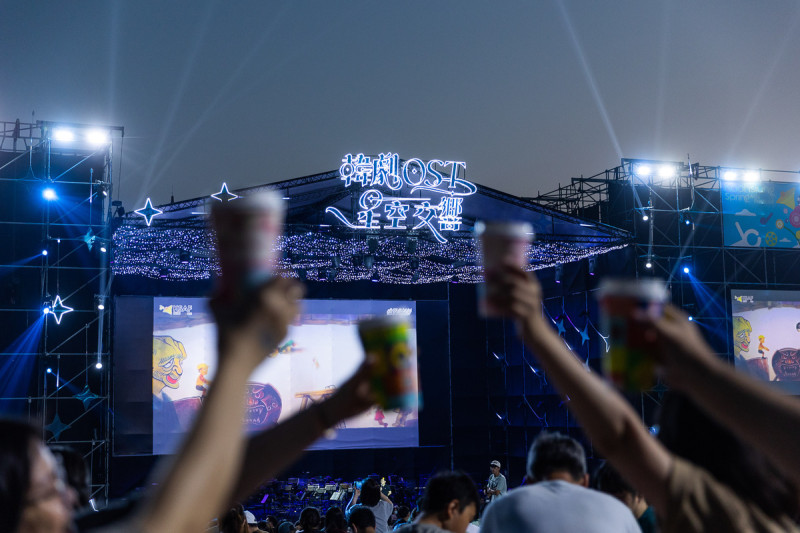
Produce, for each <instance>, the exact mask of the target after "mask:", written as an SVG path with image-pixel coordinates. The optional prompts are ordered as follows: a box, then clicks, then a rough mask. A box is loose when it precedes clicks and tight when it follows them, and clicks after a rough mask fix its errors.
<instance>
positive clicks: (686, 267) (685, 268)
mask: <svg viewBox="0 0 800 533" xmlns="http://www.w3.org/2000/svg"><path fill="white" fill-rule="evenodd" d="M683 273H684V274H688V273H689V267H688V266H685V267H683Z"/></svg>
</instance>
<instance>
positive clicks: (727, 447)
mask: <svg viewBox="0 0 800 533" xmlns="http://www.w3.org/2000/svg"><path fill="white" fill-rule="evenodd" d="M659 422H660V430H659V433H658V438H659V440H661V442H662V443H663V444H664V446H666V447H667V449H669V450H670V451H671V452H672V453H674V454H675V455H678V456H679V457H682V458H684V459H686V460H688V461H690V462H692V463H694V464H696V465H698V466H701V467H703V468H704V469H705V470H707V471H708V472H709V473H711V475H712V476H714V478H716V479H717V481H720V482H721V483H724V484H725V485H727V486H728V487H729V488H730V489H731V490H733V491H734V492H735V493H736V494H737V495H739V496H740V497H741V498H743V499H746V500H749V501H752V502H753V503H755V504H756V505H758V506H759V507H760V508H761V509H762V510H763V511H764V512H765V513H766V514H768V515H769V516H772V517H779V516H785V515H788V516H791V517H796V516H797V515H798V512H799V511H800V507H799V506H800V502H798V498H797V489H796V488H795V486H794V485H793V483H792V482H790V481H789V480H788V479H787V477H786V476H784V475H783V474H782V473H781V472H780V471H778V470H777V469H776V468H775V467H773V466H772V463H770V462H769V461H768V459H767V457H766V456H764V455H763V454H762V453H760V452H759V451H757V450H755V449H754V448H752V447H750V446H748V445H746V444H745V443H743V442H742V441H740V440H739V439H738V438H737V437H736V436H734V435H733V434H732V433H731V432H730V431H728V430H727V429H725V428H724V427H722V426H721V425H720V424H718V423H717V422H716V421H714V420H713V419H712V418H710V417H709V416H708V415H706V414H705V413H704V412H703V411H702V410H701V409H700V408H698V407H697V406H696V405H695V404H694V402H692V401H691V400H690V399H689V398H687V397H686V396H684V395H682V394H678V393H674V392H670V393H667V394H666V395H664V401H663V403H662V405H661V414H660V417H659ZM764 438H769V437H768V436H766V435H765V436H764Z"/></svg>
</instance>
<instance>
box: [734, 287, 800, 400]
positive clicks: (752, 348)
mask: <svg viewBox="0 0 800 533" xmlns="http://www.w3.org/2000/svg"><path fill="white" fill-rule="evenodd" d="M731 311H732V315H733V357H734V363H735V365H736V367H737V369H739V370H742V371H743V372H746V373H748V374H750V375H751V376H753V377H755V378H757V379H760V380H763V381H770V382H778V383H781V384H782V388H784V389H787V390H795V389H797V388H798V386H800V359H799V358H798V350H800V291H766V290H746V289H742V290H738V289H737V290H732V291H731Z"/></svg>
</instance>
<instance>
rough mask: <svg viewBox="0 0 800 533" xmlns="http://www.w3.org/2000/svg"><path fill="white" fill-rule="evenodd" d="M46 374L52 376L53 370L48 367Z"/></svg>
mask: <svg viewBox="0 0 800 533" xmlns="http://www.w3.org/2000/svg"><path fill="white" fill-rule="evenodd" d="M45 372H47V373H48V374H52V373H53V369H52V368H50V367H49V366H48V367H47V370H45Z"/></svg>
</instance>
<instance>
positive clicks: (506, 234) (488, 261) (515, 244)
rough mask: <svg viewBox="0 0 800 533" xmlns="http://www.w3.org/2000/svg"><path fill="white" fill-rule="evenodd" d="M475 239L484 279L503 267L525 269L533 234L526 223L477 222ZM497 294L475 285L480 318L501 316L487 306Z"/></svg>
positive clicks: (485, 285) (483, 286)
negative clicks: (505, 265) (510, 264)
mask: <svg viewBox="0 0 800 533" xmlns="http://www.w3.org/2000/svg"><path fill="white" fill-rule="evenodd" d="M475 235H476V237H477V239H478V242H477V244H478V249H479V251H480V256H481V264H482V265H483V272H484V276H486V274H488V273H490V272H492V271H493V270H496V269H498V268H501V267H502V266H503V264H505V263H512V264H514V265H517V266H519V267H520V268H524V267H526V266H527V265H528V257H527V254H528V248H529V247H530V244H531V242H533V239H534V233H533V227H532V226H531V225H530V224H528V223H527V222H481V221H479V222H477V223H476V224H475ZM496 290H497V288H496V287H493V286H492V284H491V283H489V282H485V283H482V284H480V285H478V311H479V312H480V314H481V316H483V317H500V316H503V313H502V312H500V310H499V309H497V308H495V307H494V306H493V305H492V304H491V302H490V299H491V297H492V296H493V295H494V293H495V291H496Z"/></svg>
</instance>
